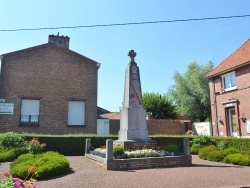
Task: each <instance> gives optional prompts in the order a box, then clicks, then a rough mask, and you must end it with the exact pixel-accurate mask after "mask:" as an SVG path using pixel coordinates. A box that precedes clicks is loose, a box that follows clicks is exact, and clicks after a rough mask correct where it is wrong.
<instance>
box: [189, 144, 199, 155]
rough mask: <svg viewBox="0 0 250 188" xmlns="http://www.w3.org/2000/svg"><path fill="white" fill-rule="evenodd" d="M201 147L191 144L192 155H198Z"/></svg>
mask: <svg viewBox="0 0 250 188" xmlns="http://www.w3.org/2000/svg"><path fill="white" fill-rule="evenodd" d="M199 149H200V147H194V146H191V147H190V153H191V154H192V155H198V152H199Z"/></svg>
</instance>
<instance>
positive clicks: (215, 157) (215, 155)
mask: <svg viewBox="0 0 250 188" xmlns="http://www.w3.org/2000/svg"><path fill="white" fill-rule="evenodd" d="M226 156H227V153H225V152H224V151H223V150H215V151H211V152H209V153H208V154H207V156H206V158H207V160H209V161H217V162H222V161H223V159H224V158H225V157H226Z"/></svg>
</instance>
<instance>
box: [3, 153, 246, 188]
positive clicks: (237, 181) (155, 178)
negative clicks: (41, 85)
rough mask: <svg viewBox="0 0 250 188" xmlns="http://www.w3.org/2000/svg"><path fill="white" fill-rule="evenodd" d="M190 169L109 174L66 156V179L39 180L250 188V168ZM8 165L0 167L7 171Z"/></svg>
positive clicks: (119, 187)
mask: <svg viewBox="0 0 250 188" xmlns="http://www.w3.org/2000/svg"><path fill="white" fill-rule="evenodd" d="M192 157H193V160H192V162H193V165H192V166H191V167H179V168H161V169H146V170H130V171H107V170H106V169H105V168H104V166H103V165H102V164H100V163H98V162H95V161H92V160H90V159H87V158H84V157H83V156H77V157H67V158H68V159H69V161H70V166H71V171H70V172H69V173H68V174H66V175H63V176H59V177H56V178H53V179H49V180H43V181H38V185H40V186H41V187H42V188H55V187H58V188H76V187H77V188H89V187H93V188H106V187H108V188H165V187H168V188H189V187H190V188H198V187H199V188H215V187H216V188H217V187H219V188H222V187H224V188H243V187H244V188H250V167H245V166H237V165H231V164H224V163H218V162H211V161H205V160H200V159H199V158H198V157H197V156H192ZM8 169H9V163H3V164H2V165H0V172H3V171H6V170H7V171H8Z"/></svg>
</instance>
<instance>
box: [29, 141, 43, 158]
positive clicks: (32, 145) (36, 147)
mask: <svg viewBox="0 0 250 188" xmlns="http://www.w3.org/2000/svg"><path fill="white" fill-rule="evenodd" d="M44 146H46V144H40V142H39V140H38V138H33V139H32V140H31V141H29V142H28V144H27V150H28V151H29V153H32V154H33V155H34V157H35V155H37V154H39V153H42V151H43V147H44Z"/></svg>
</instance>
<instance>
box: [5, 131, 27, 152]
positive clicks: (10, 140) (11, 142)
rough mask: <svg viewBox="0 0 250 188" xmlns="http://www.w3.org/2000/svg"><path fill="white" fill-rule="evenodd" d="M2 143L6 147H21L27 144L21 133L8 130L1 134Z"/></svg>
mask: <svg viewBox="0 0 250 188" xmlns="http://www.w3.org/2000/svg"><path fill="white" fill-rule="evenodd" d="M0 144H1V145H2V146H3V147H5V148H11V147H20V146H23V145H24V144H25V140H24V137H23V136H22V135H21V134H18V133H13V132H7V133H4V134H0Z"/></svg>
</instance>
